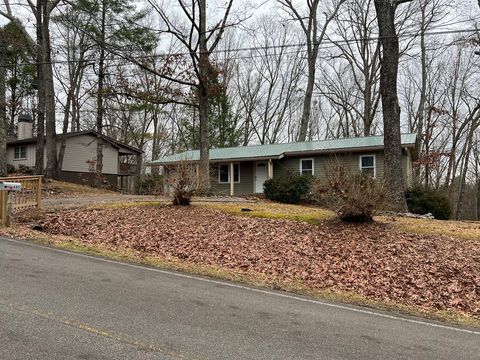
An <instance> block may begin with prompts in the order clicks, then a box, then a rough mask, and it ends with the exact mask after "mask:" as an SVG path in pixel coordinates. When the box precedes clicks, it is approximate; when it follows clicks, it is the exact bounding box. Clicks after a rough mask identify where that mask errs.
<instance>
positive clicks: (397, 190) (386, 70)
mask: <svg viewBox="0 0 480 360" xmlns="http://www.w3.org/2000/svg"><path fill="white" fill-rule="evenodd" d="M375 9H376V12H377V21H378V27H379V34H380V38H381V43H382V49H383V53H382V60H381V69H380V93H381V97H382V108H383V128H384V144H385V166H384V167H385V181H386V183H387V186H388V188H389V191H390V195H391V198H392V203H391V204H392V207H393V208H394V209H395V210H396V211H406V210H407V203H406V200H405V186H404V179H403V166H402V165H403V164H402V147H401V134H400V106H399V104H398V96H397V76H398V63H399V58H400V50H399V43H398V36H397V33H396V30H395V10H396V4H395V2H394V3H393V4H392V2H391V1H389V0H375Z"/></svg>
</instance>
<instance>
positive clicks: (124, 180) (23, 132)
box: [7, 116, 142, 191]
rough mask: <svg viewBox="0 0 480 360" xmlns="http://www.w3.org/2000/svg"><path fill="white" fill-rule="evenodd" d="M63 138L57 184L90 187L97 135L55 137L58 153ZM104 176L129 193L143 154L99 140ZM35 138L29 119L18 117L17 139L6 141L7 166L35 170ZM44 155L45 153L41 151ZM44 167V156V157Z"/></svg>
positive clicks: (125, 145) (92, 182)
mask: <svg viewBox="0 0 480 360" xmlns="http://www.w3.org/2000/svg"><path fill="white" fill-rule="evenodd" d="M63 137H65V155H64V158H63V164H62V168H61V171H60V173H59V174H58V175H59V179H60V180H64V181H69V182H75V183H80V184H90V185H93V184H94V182H95V173H94V171H93V168H92V165H93V166H94V161H95V159H96V155H97V133H96V131H93V130H87V131H78V132H71V133H67V134H65V135H63V134H59V135H57V150H58V151H59V150H60V144H61V139H62V138H63ZM102 138H103V176H104V178H105V180H106V181H108V183H110V184H111V185H112V186H114V187H117V188H121V189H124V190H126V191H128V190H132V188H133V184H134V182H135V177H136V176H137V171H138V169H139V164H140V162H141V155H142V151H141V150H140V149H137V148H135V147H132V146H130V145H127V144H124V143H121V142H119V141H116V140H115V139H113V138H111V137H108V136H105V135H104V136H102ZM36 148H37V138H36V137H33V136H32V123H31V119H30V117H29V116H20V117H19V120H18V127H17V138H16V139H10V140H8V141H7V163H8V164H10V165H12V166H13V167H15V168H17V169H18V168H19V167H20V166H21V165H23V166H26V167H29V168H34V167H35V159H36ZM44 151H46V149H45V150H44ZM44 161H45V163H46V155H45V156H44Z"/></svg>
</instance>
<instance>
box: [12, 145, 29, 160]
mask: <svg viewBox="0 0 480 360" xmlns="http://www.w3.org/2000/svg"><path fill="white" fill-rule="evenodd" d="M13 158H14V159H16V160H20V159H26V158H27V147H26V146H25V145H19V146H15V153H14V156H13Z"/></svg>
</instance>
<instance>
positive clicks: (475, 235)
mask: <svg viewBox="0 0 480 360" xmlns="http://www.w3.org/2000/svg"><path fill="white" fill-rule="evenodd" d="M197 204H198V205H199V206H205V207H208V208H212V209H216V210H219V211H222V212H224V213H227V214H233V215H240V216H250V217H259V218H268V219H285V220H294V221H303V222H306V223H309V224H318V223H320V222H321V221H323V220H329V219H333V218H334V217H335V213H334V212H333V211H331V210H327V209H322V208H319V207H315V206H305V205H289V204H280V203H275V202H268V201H259V202H257V203H235V202H229V203H207V202H203V203H202V202H199V203H197ZM243 208H247V209H250V210H252V211H247V212H244V211H242V209H243ZM375 220H376V221H378V222H380V223H384V224H389V225H391V226H393V227H395V228H396V229H399V230H403V231H407V232H412V233H416V234H431V235H444V236H449V237H454V238H461V239H467V240H479V241H480V222H478V221H445V220H430V219H413V218H406V217H392V216H376V217H375Z"/></svg>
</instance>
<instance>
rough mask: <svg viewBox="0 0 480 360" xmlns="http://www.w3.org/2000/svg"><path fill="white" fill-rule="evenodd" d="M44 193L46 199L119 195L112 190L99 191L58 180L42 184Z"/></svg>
mask: <svg viewBox="0 0 480 360" xmlns="http://www.w3.org/2000/svg"><path fill="white" fill-rule="evenodd" d="M42 192H43V196H44V197H46V198H49V197H76V196H94V195H103V194H118V193H116V192H114V191H111V190H106V189H98V188H94V187H92V186H89V185H81V184H74V183H70V182H65V181H58V180H49V181H48V182H46V183H44V184H42Z"/></svg>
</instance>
